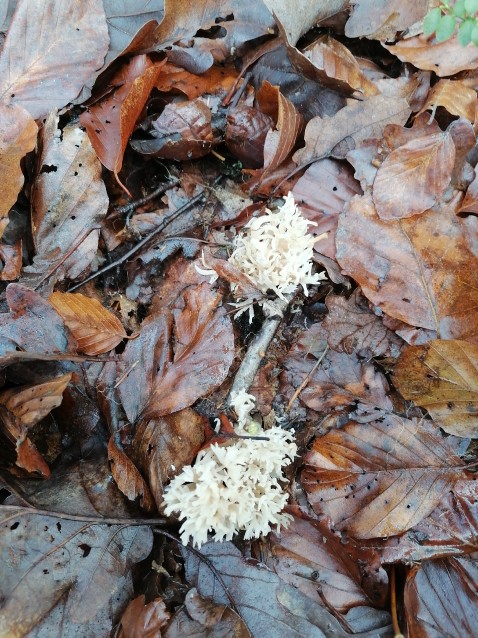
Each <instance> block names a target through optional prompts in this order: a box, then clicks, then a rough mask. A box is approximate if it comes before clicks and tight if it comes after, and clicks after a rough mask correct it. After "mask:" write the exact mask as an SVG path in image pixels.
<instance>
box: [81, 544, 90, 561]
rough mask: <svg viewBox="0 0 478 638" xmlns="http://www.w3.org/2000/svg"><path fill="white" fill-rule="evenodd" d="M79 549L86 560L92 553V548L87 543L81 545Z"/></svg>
mask: <svg viewBox="0 0 478 638" xmlns="http://www.w3.org/2000/svg"><path fill="white" fill-rule="evenodd" d="M79 548H80V549H81V551H82V552H83V558H86V557H87V556H88V555H89V553H90V552H91V547H90V546H89V545H87V544H86V543H81V545H79Z"/></svg>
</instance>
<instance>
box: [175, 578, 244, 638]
mask: <svg viewBox="0 0 478 638" xmlns="http://www.w3.org/2000/svg"><path fill="white" fill-rule="evenodd" d="M184 604H185V609H179V610H178V611H177V612H176V614H175V615H174V616H173V618H172V620H171V624H170V625H169V626H168V628H167V630H166V632H165V633H164V636H165V638H223V637H224V638H225V636H231V637H232V638H252V636H251V634H250V632H249V631H248V629H247V626H246V625H245V623H244V621H243V620H242V619H241V617H240V616H239V615H238V614H237V613H236V612H235V611H234V610H233V609H231V608H230V607H227V606H226V605H218V604H216V603H214V602H213V601H211V600H209V599H207V598H204V597H203V596H201V595H200V594H199V593H198V591H197V589H196V588H195V587H193V588H192V589H190V590H189V591H188V593H187V594H186V599H185V601H184Z"/></svg>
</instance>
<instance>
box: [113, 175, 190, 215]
mask: <svg viewBox="0 0 478 638" xmlns="http://www.w3.org/2000/svg"><path fill="white" fill-rule="evenodd" d="M179 181H180V180H179V179H172V180H171V181H169V182H167V183H166V184H161V186H158V188H156V189H155V190H154V191H152V192H151V193H149V195H145V197H141V199H136V200H135V201H134V202H129V204H125V205H124V206H119V207H118V208H113V211H112V213H116V214H117V215H129V214H130V213H132V212H134V211H135V210H136V209H137V208H139V207H140V206H143V204H147V203H148V202H150V201H151V200H152V199H154V198H155V197H159V196H160V195H164V193H165V192H166V191H168V190H169V189H170V188H174V187H175V186H177V185H178V184H179Z"/></svg>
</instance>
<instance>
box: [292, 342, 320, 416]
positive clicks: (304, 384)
mask: <svg viewBox="0 0 478 638" xmlns="http://www.w3.org/2000/svg"><path fill="white" fill-rule="evenodd" d="M328 350H329V346H325V350H324V351H323V352H322V354H321V355H320V357H319V358H318V359H317V361H316V362H315V363H314V367H313V368H312V370H311V371H310V372H309V374H308V375H307V376H306V377H305V379H304V380H303V381H302V383H301V384H300V386H299V387H298V388H297V390H296V391H295V392H294V394H293V395H292V399H291V400H290V401H289V403H288V404H287V407H286V412H290V409H291V408H292V406H293V404H294V401H295V400H296V399H297V397H298V396H299V394H300V393H301V392H302V390H303V389H304V388H305V386H306V385H307V384H308V383H309V381H310V377H311V376H312V375H313V374H314V372H315V371H316V370H317V368H318V367H319V366H320V364H321V363H322V361H323V360H324V357H325V355H326V354H327V352H328Z"/></svg>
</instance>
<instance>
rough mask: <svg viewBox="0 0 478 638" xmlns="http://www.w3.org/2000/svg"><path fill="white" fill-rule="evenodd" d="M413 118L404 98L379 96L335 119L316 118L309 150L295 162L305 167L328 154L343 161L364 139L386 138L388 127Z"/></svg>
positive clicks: (308, 133)
mask: <svg viewBox="0 0 478 638" xmlns="http://www.w3.org/2000/svg"><path fill="white" fill-rule="evenodd" d="M409 115H410V107H409V105H408V102H407V101H406V100H405V99H404V98H400V99H396V98H389V97H385V96H383V95H375V96H372V97H369V98H368V99H367V100H365V101H364V102H358V103H356V104H352V105H350V106H345V107H344V108H343V109H340V111H338V113H336V115H334V116H333V117H323V118H322V117H314V118H313V119H312V120H310V122H309V123H308V124H307V126H306V129H305V133H304V139H305V148H302V149H300V150H299V151H297V152H296V153H295V154H294V158H293V159H294V162H295V163H296V164H299V165H301V166H302V165H304V164H310V163H311V162H313V161H314V160H316V159H321V158H323V157H327V156H328V155H331V156H332V157H335V158H337V159H342V158H344V157H345V156H346V154H347V153H348V152H349V151H351V150H352V149H354V148H355V147H356V146H357V145H358V144H359V143H360V142H362V141H363V140H365V139H367V138H373V137H378V138H380V137H382V134H383V129H384V128H385V126H386V125H387V124H390V123H394V124H405V122H406V121H407V119H408V116H409Z"/></svg>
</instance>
